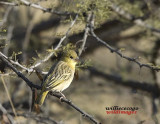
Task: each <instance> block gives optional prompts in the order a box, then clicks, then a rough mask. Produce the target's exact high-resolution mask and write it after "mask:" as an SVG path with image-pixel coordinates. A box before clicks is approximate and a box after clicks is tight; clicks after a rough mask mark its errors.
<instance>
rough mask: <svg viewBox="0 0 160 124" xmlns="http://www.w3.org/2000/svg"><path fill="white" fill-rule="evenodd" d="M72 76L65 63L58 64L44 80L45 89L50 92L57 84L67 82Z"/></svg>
mask: <svg viewBox="0 0 160 124" xmlns="http://www.w3.org/2000/svg"><path fill="white" fill-rule="evenodd" d="M71 75H72V70H71V68H70V67H69V66H68V65H67V64H66V63H65V62H62V61H61V62H59V63H58V64H57V65H56V66H55V69H53V70H52V71H51V72H50V74H49V75H48V77H46V80H45V82H44V83H45V89H46V90H51V89H53V88H54V87H56V86H58V85H59V84H61V83H63V82H64V81H67V80H68V79H69V78H70V77H71Z"/></svg>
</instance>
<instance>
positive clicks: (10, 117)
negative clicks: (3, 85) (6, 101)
mask: <svg viewBox="0 0 160 124" xmlns="http://www.w3.org/2000/svg"><path fill="white" fill-rule="evenodd" d="M0 110H1V111H2V113H3V114H5V115H7V117H8V119H9V120H10V121H11V123H12V124H15V120H14V119H13V117H12V116H11V115H10V114H9V113H8V112H7V110H6V109H5V108H4V107H3V106H2V104H1V103H0Z"/></svg>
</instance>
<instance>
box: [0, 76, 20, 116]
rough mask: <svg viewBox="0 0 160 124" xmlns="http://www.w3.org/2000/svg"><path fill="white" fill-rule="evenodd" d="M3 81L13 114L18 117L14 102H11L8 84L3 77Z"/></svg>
mask: <svg viewBox="0 0 160 124" xmlns="http://www.w3.org/2000/svg"><path fill="white" fill-rule="evenodd" d="M1 80H2V83H3V86H4V88H5V91H6V93H7V96H8V99H9V102H10V104H11V107H12V110H13V113H14V115H15V117H17V113H16V110H15V107H14V105H13V102H12V100H11V97H10V95H9V92H8V88H7V86H6V83H5V81H4V78H3V76H1Z"/></svg>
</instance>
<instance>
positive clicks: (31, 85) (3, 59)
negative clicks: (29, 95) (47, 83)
mask: <svg viewBox="0 0 160 124" xmlns="http://www.w3.org/2000/svg"><path fill="white" fill-rule="evenodd" d="M0 59H1V60H2V61H3V62H4V63H5V64H6V65H7V66H9V67H10V68H11V69H12V70H13V71H14V72H15V73H16V74H17V75H18V76H19V77H20V78H22V79H23V80H24V81H25V82H26V84H27V85H28V86H29V87H30V88H31V89H32V88H37V89H41V87H40V86H38V85H35V84H33V83H32V82H31V81H30V80H28V78H26V77H25V76H24V75H23V74H22V73H21V72H20V71H18V70H17V69H16V68H15V67H14V66H13V65H12V64H11V63H10V61H8V59H7V58H5V57H4V56H3V54H1V52H0Z"/></svg>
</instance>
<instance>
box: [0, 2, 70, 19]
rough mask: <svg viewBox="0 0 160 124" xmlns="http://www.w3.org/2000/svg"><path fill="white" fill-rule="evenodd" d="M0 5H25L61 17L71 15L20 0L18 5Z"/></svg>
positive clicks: (7, 3) (14, 4)
mask: <svg viewBox="0 0 160 124" xmlns="http://www.w3.org/2000/svg"><path fill="white" fill-rule="evenodd" d="M0 4H2V5H9V6H20V5H24V6H30V7H33V8H35V9H39V10H42V11H43V12H48V13H52V14H56V15H61V16H66V15H71V13H69V12H60V11H56V10H53V9H52V8H45V7H42V6H40V5H39V4H35V3H31V2H29V1H27V0H19V2H18V3H11V2H0Z"/></svg>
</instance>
